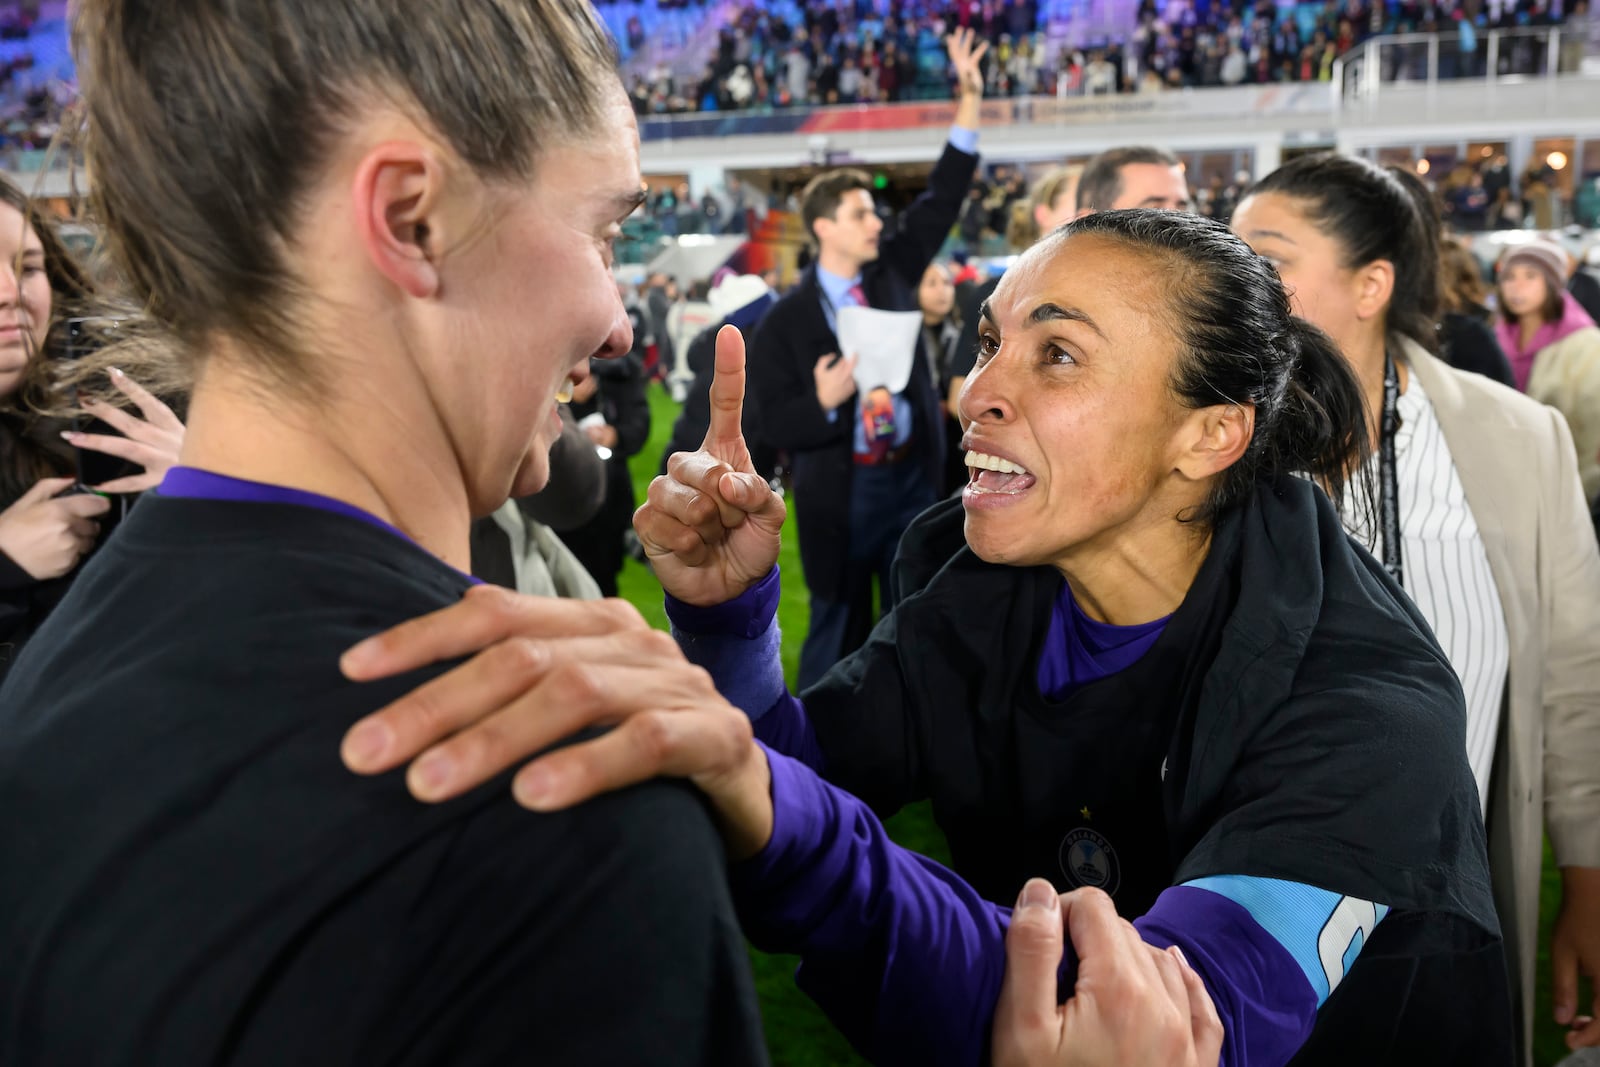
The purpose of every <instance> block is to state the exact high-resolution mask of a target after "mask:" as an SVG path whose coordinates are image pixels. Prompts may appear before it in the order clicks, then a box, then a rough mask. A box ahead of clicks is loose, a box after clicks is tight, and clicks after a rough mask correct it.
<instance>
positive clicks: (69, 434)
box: [61, 430, 78, 441]
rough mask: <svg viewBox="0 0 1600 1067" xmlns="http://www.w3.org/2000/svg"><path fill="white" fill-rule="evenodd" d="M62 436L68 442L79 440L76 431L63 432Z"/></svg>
mask: <svg viewBox="0 0 1600 1067" xmlns="http://www.w3.org/2000/svg"><path fill="white" fill-rule="evenodd" d="M61 436H62V437H63V438H65V439H66V440H68V441H76V440H77V439H78V434H77V432H76V431H74V430H62V431H61Z"/></svg>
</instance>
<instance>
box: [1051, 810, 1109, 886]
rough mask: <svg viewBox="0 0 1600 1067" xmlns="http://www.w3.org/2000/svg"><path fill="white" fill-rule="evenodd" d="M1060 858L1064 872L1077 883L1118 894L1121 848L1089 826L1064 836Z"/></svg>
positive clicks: (1070, 879) (1072, 881) (1068, 879)
mask: <svg viewBox="0 0 1600 1067" xmlns="http://www.w3.org/2000/svg"><path fill="white" fill-rule="evenodd" d="M1060 860H1061V873H1062V874H1064V875H1066V876H1067V881H1069V882H1071V883H1072V884H1073V885H1075V886H1080V887H1089V888H1093V889H1103V890H1105V892H1106V893H1108V894H1113V895H1114V894H1115V893H1116V891H1117V887H1118V886H1119V885H1120V884H1121V883H1122V865H1121V864H1120V863H1118V862H1117V850H1116V849H1114V848H1112V847H1111V842H1109V841H1107V840H1106V839H1105V838H1103V837H1101V836H1100V835H1099V834H1097V833H1095V832H1094V831H1093V830H1091V829H1089V828H1088V827H1086V826H1084V827H1079V828H1078V829H1076V830H1074V831H1072V832H1071V833H1070V834H1068V835H1067V836H1066V837H1063V838H1062V839H1061V854H1060Z"/></svg>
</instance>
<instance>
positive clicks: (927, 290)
mask: <svg viewBox="0 0 1600 1067" xmlns="http://www.w3.org/2000/svg"><path fill="white" fill-rule="evenodd" d="M917 307H918V309H919V310H921V312H922V349H923V351H924V352H926V353H928V364H929V366H928V370H929V372H930V373H931V374H932V375H933V386H934V389H935V391H936V392H937V395H938V396H939V401H940V406H941V407H942V408H943V409H944V425H945V436H946V438H947V440H946V442H945V446H946V447H945V453H944V468H945V473H944V484H943V485H941V486H940V495H941V496H948V495H949V494H951V493H953V492H955V490H956V489H957V488H958V487H959V486H961V485H963V484H965V483H966V480H967V468H966V465H965V464H963V463H962V462H961V421H960V420H959V419H957V418H956V415H955V412H954V411H952V410H950V408H949V407H948V406H947V405H946V402H945V398H946V397H948V396H950V395H951V388H950V364H951V361H952V360H953V359H954V358H955V355H956V345H957V344H958V343H959V342H960V340H961V313H960V312H959V311H958V310H957V309H956V287H955V284H954V283H953V282H952V281H951V277H950V268H949V266H948V265H946V264H944V263H941V262H938V261H935V262H933V263H929V264H928V268H927V270H924V271H923V272H922V282H921V283H920V284H919V285H918V286H917Z"/></svg>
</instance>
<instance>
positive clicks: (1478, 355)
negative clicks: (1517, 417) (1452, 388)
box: [1439, 237, 1517, 389]
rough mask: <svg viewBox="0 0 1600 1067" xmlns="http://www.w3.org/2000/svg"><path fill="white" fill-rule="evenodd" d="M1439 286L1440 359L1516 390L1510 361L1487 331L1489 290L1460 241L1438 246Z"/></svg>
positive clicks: (1474, 259)
mask: <svg viewBox="0 0 1600 1067" xmlns="http://www.w3.org/2000/svg"><path fill="white" fill-rule="evenodd" d="M1439 287H1440V296H1441V300H1442V310H1443V312H1444V314H1443V315H1442V316H1441V317H1440V319H1439V355H1440V357H1441V358H1442V359H1443V360H1444V361H1445V362H1446V363H1448V364H1450V365H1451V366H1452V367H1455V368H1456V369H1457V370H1464V371H1471V372H1472V373H1474V374H1481V375H1483V376H1484V377H1485V378H1488V379H1489V380H1490V381H1492V382H1499V383H1500V384H1501V385H1504V386H1506V387H1507V388H1511V389H1514V388H1516V384H1517V383H1516V379H1515V378H1514V377H1513V376H1512V373H1511V362H1510V361H1509V360H1507V359H1506V354H1505V353H1504V352H1502V351H1501V350H1500V342H1499V341H1497V340H1495V336H1494V330H1493V329H1491V328H1490V324H1491V322H1492V321H1493V312H1491V311H1490V310H1489V308H1488V306H1487V305H1486V301H1487V300H1488V297H1489V289H1488V286H1486V285H1485V284H1484V281H1483V269H1482V268H1481V267H1479V266H1478V257H1476V256H1474V255H1473V254H1472V250H1471V249H1470V248H1468V247H1467V246H1466V244H1465V243H1464V242H1463V241H1461V240H1460V239H1459V238H1455V237H1447V238H1444V239H1443V240H1441V241H1440V243H1439Z"/></svg>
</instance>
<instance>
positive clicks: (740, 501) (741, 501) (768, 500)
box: [717, 471, 783, 522]
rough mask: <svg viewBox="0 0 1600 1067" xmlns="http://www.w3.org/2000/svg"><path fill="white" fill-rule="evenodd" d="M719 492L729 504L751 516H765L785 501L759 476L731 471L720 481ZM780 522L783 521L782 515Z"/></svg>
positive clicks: (718, 484) (718, 483)
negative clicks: (775, 505) (774, 505)
mask: <svg viewBox="0 0 1600 1067" xmlns="http://www.w3.org/2000/svg"><path fill="white" fill-rule="evenodd" d="M717 491H718V492H719V493H721V494H722V498H723V499H724V500H726V501H727V502H728V503H729V504H732V505H733V506H734V507H736V508H738V509H739V510H740V511H742V512H744V513H745V514H747V515H750V516H760V515H763V514H765V513H767V512H769V511H770V510H771V509H772V507H773V504H774V503H775V502H776V503H778V504H781V503H782V500H783V498H782V497H780V496H778V494H777V493H774V492H773V491H772V486H770V485H768V484H767V480H766V479H765V478H763V477H761V475H759V474H747V473H738V472H735V471H729V472H728V473H726V474H724V475H723V476H722V477H721V479H719V480H718V482H717ZM779 521H780V522H781V521H782V516H781V515H780V516H779Z"/></svg>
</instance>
